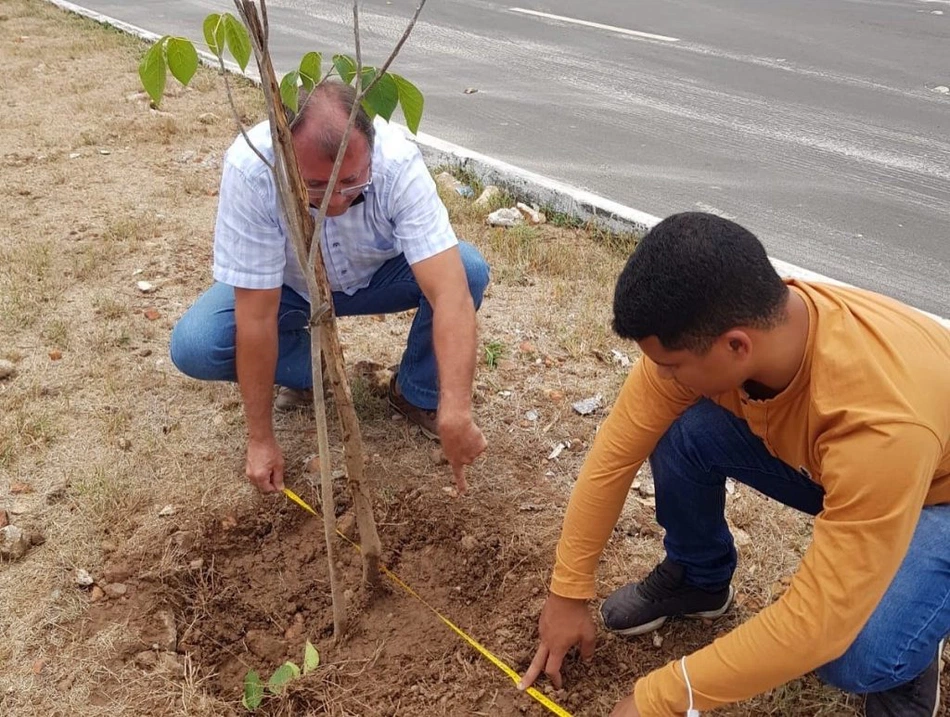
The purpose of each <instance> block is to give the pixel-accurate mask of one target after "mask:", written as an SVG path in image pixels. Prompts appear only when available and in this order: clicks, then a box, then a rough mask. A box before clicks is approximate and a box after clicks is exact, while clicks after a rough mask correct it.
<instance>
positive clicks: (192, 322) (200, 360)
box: [168, 307, 234, 381]
mask: <svg viewBox="0 0 950 717" xmlns="http://www.w3.org/2000/svg"><path fill="white" fill-rule="evenodd" d="M200 318H201V317H198V316H195V312H194V307H192V308H191V309H189V310H188V311H186V312H185V315H184V316H182V317H181V319H179V320H178V323H176V324H175V327H174V328H173V329H172V335H171V339H170V341H169V346H168V353H169V356H170V358H171V361H172V363H173V364H174V365H175V368H177V369H178V370H179V371H181V372H182V373H183V374H185V375H186V376H189V377H191V378H196V379H199V380H203V381H228V380H234V378H233V376H232V374H233V364H234V351H233V345H234V339H233V336H231V337H230V339H229V338H228V337H226V336H223V335H221V334H222V331H224V327H219V326H214V325H211V324H209V323H207V322H205V321H201V320H200Z"/></svg>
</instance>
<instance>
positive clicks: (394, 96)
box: [363, 67, 399, 121]
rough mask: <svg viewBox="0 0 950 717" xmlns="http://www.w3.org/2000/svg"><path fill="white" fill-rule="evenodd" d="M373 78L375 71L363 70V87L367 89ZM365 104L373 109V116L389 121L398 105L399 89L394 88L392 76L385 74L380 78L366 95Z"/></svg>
mask: <svg viewBox="0 0 950 717" xmlns="http://www.w3.org/2000/svg"><path fill="white" fill-rule="evenodd" d="M375 77H376V70H375V69H374V68H372V67H367V68H365V69H364V70H363V87H369V84H370V83H371V82H372V81H373V79H374V78H375ZM366 102H367V103H368V104H369V106H370V107H372V108H373V114H377V115H379V116H380V117H382V118H383V119H385V120H386V121H389V118H390V117H392V116H393V112H395V111H396V106H397V105H398V104H399V88H398V87H397V86H396V81H395V80H394V79H393V77H392V75H390V74H389V73H388V72H387V73H386V74H385V75H383V76H382V78H381V79H380V80H379V82H377V83H376V85H375V86H374V87H373V89H371V90H370V91H369V93H368V94H367V95H366Z"/></svg>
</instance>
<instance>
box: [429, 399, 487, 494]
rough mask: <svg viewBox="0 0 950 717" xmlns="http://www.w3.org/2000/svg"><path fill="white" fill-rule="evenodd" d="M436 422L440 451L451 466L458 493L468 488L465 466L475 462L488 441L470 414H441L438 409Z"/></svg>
mask: <svg viewBox="0 0 950 717" xmlns="http://www.w3.org/2000/svg"><path fill="white" fill-rule="evenodd" d="M438 422H439V440H440V441H441V442H442V453H444V454H445V459H446V460H447V461H448V462H449V465H451V466H452V472H453V473H454V474H455V485H456V487H457V488H458V491H459V493H464V492H465V491H467V490H468V483H466V481H465V466H469V465H471V464H472V463H474V462H475V459H476V458H478V456H480V455H481V453H482V451H484V450H485V448H486V447H487V446H488V441H486V440H485V436H484V435H483V434H482V429H480V428H479V427H478V426H476V425H475V421H473V420H472V416H471V414H467V415H466V414H454V413H444V414H443V412H442V411H440V412H439V415H438Z"/></svg>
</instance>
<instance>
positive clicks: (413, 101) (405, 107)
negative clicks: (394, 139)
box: [391, 75, 425, 134]
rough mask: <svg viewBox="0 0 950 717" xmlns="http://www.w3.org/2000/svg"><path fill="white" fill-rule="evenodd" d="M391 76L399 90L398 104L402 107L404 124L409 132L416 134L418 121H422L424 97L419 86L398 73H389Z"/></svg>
mask: <svg viewBox="0 0 950 717" xmlns="http://www.w3.org/2000/svg"><path fill="white" fill-rule="evenodd" d="M391 77H392V78H393V81H394V82H395V83H396V87H397V88H398V90H399V104H400V106H401V107H402V114H403V116H404V117H405V118H406V126H407V127H408V128H409V131H410V132H412V133H413V134H416V133H417V132H418V131H419V122H421V121H422V108H423V106H424V105H425V99H424V98H423V97H422V93H421V92H420V91H419V88H418V87H416V86H415V85H414V84H412V83H411V82H410V81H409V80H407V79H406V78H405V77H401V76H400V75H391Z"/></svg>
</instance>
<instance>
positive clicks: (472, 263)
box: [459, 242, 489, 309]
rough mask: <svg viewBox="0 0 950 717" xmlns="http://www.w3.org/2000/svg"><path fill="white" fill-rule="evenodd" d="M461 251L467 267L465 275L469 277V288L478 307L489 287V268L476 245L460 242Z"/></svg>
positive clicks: (463, 262)
mask: <svg viewBox="0 0 950 717" xmlns="http://www.w3.org/2000/svg"><path fill="white" fill-rule="evenodd" d="M459 252H460V253H461V255H462V265H463V266H464V267H465V276H466V277H467V278H468V290H469V291H470V292H471V294H472V300H473V301H474V302H475V308H476V309H477V308H478V307H479V306H480V305H481V303H482V296H483V295H484V294H485V289H486V288H487V287H488V281H489V268H488V262H487V261H485V257H483V256H482V255H481V252H479V251H478V249H476V248H475V247H474V246H472V245H471V244H468V243H467V242H459Z"/></svg>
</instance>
